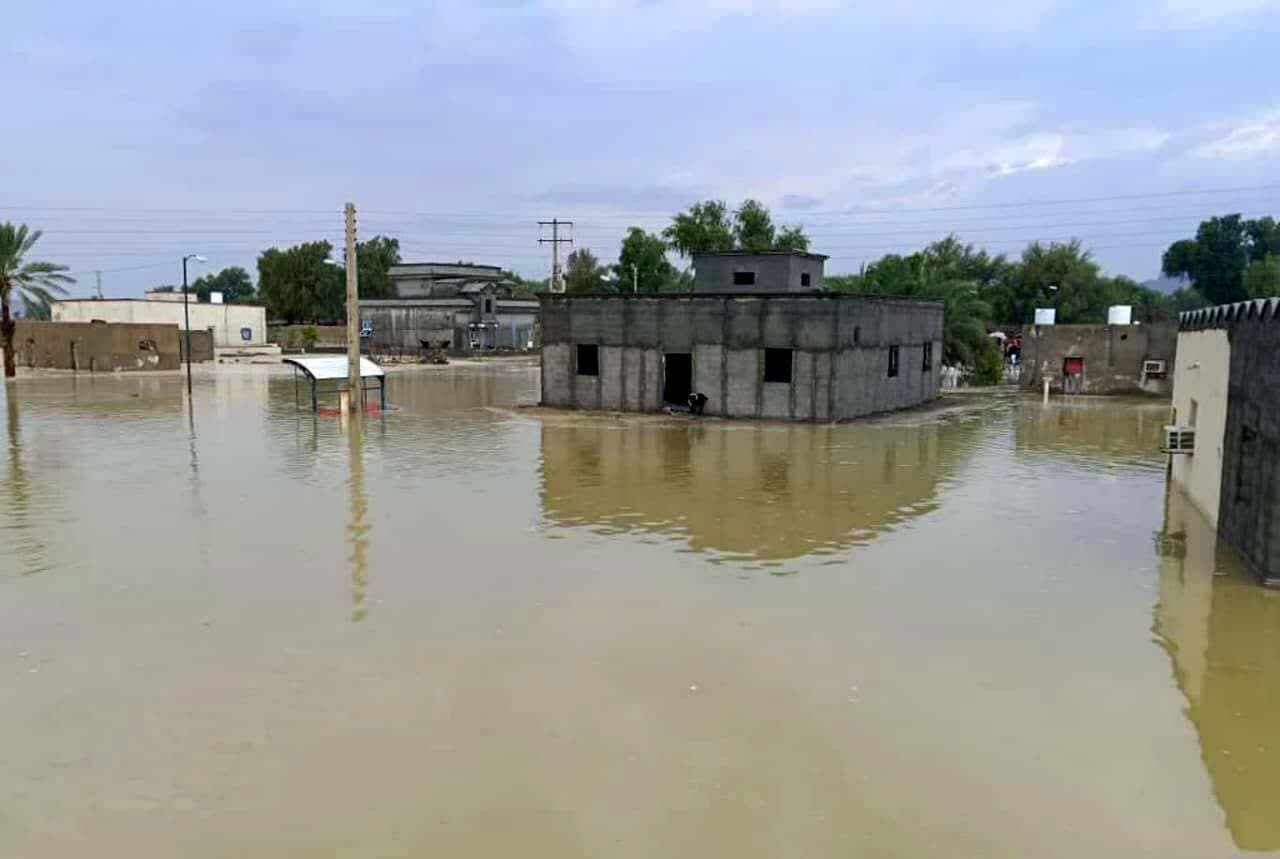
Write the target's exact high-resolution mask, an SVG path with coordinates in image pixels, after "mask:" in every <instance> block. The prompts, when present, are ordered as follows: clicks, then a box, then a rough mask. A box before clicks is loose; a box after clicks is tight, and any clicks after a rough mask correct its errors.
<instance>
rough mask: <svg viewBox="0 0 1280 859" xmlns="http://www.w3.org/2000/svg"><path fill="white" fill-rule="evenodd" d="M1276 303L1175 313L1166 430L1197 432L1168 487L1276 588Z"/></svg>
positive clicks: (1279, 561)
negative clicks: (1169, 426) (1184, 497)
mask: <svg viewBox="0 0 1280 859" xmlns="http://www.w3.org/2000/svg"><path fill="white" fill-rule="evenodd" d="M1278 315H1280V299H1277V298H1271V299H1258V300H1256V301H1245V302H1240V303H1238V304H1229V305H1222V306H1219V307H1210V308H1207V309H1204V310H1196V311H1192V312H1189V313H1184V314H1182V316H1181V318H1180V321H1179V333H1178V361H1177V366H1176V368H1175V374H1174V391H1173V408H1174V415H1173V421H1174V424H1175V425H1176V426H1181V427H1187V428H1191V429H1193V430H1194V432H1195V441H1194V445H1193V449H1192V451H1191V452H1189V453H1175V454H1173V456H1172V458H1173V463H1172V464H1171V466H1170V478H1171V480H1172V482H1173V483H1174V485H1175V486H1177V487H1178V488H1179V489H1180V490H1182V491H1183V492H1185V493H1186V494H1187V495H1188V497H1189V498H1190V499H1191V502H1192V503H1193V504H1194V505H1195V506H1196V508H1197V509H1199V510H1200V512H1201V513H1203V514H1204V515H1205V518H1207V519H1208V520H1209V522H1210V523H1213V524H1214V525H1216V527H1217V531H1218V535H1219V537H1220V538H1221V539H1222V540H1223V542H1224V543H1226V544H1227V545H1228V546H1230V547H1231V548H1232V549H1233V550H1234V551H1235V552H1237V553H1238V554H1239V555H1240V558H1241V560H1242V561H1243V562H1244V564H1245V566H1246V567H1248V569H1249V570H1250V571H1251V572H1252V573H1253V574H1254V575H1255V576H1258V577H1259V578H1261V579H1262V580H1264V581H1265V582H1267V583H1268V584H1275V585H1280V472H1277V468H1276V463H1277V462H1280V395H1277V391H1280V319H1277V316H1278Z"/></svg>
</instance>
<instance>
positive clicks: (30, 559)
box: [0, 383, 47, 575]
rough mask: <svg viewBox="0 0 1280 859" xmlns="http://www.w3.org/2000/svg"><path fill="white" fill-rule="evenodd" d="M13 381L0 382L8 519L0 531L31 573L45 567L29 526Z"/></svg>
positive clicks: (28, 494) (28, 500)
mask: <svg viewBox="0 0 1280 859" xmlns="http://www.w3.org/2000/svg"><path fill="white" fill-rule="evenodd" d="M15 387H16V385H14V384H13V383H10V384H4V383H0V389H3V391H4V398H5V399H4V407H5V408H4V410H5V436H6V438H7V440H8V444H7V447H6V459H7V461H8V468H7V469H6V479H5V481H4V484H5V485H4V494H5V500H6V501H7V502H8V503H7V504H6V505H5V510H6V512H7V513H8V516H7V517H6V518H7V519H9V522H8V523H5V527H3V528H0V531H4V532H8V533H9V534H11V535H12V536H8V537H6V539H9V540H11V541H12V542H13V545H14V549H15V550H16V554H17V555H18V557H19V558H20V560H21V563H22V565H23V573H24V574H28V575H29V574H31V573H38V572H41V571H43V570H44V569H45V568H46V567H47V557H46V555H47V552H46V547H45V544H44V542H43V541H42V540H41V539H40V538H39V536H38V532H37V529H35V528H33V527H32V525H33V523H32V517H33V516H34V515H37V514H36V513H35V511H33V510H32V500H31V489H32V487H31V482H30V479H29V478H28V476H27V468H26V464H25V463H24V461H23V455H24V454H23V449H22V428H21V426H20V425H19V415H18V398H17V396H15V393H14V388H15Z"/></svg>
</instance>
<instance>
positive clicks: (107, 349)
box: [13, 319, 212, 372]
mask: <svg viewBox="0 0 1280 859" xmlns="http://www.w3.org/2000/svg"><path fill="white" fill-rule="evenodd" d="M182 336H183V332H182V331H179V330H178V328H177V327H175V326H173V325H168V324H160V325H143V324H133V323H123V322H38V321H34V320H26V319H21V320H18V322H17V327H16V329H15V331H14V338H13V343H14V352H15V359H16V360H17V363H18V365H19V366H22V367H30V368H37V367H39V368H52V369H59V370H82V371H85V372H110V371H115V370H176V369H178V368H179V367H180V366H181V358H180V355H181V351H180V350H181V346H180V344H179V338H180V337H182ZM201 341H203V342H204V346H203V347H202V344H201ZM211 344H212V335H210V334H209V332H208V331H193V332H192V354H193V356H195V357H197V358H198V357H199V355H200V354H201V351H202V348H207V350H208V351H209V352H210V353H212V345H211ZM209 357H212V355H211V354H210V356H209Z"/></svg>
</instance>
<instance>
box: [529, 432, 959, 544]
mask: <svg viewBox="0 0 1280 859" xmlns="http://www.w3.org/2000/svg"><path fill="white" fill-rule="evenodd" d="M977 426H978V424H977V423H976V422H974V423H971V424H967V425H966V424H947V425H943V426H938V425H929V426H912V427H902V426H895V427H892V428H887V427H879V428H878V427H862V426H819V427H813V426H785V427H783V426H772V427H762V426H752V427H739V428H733V427H726V426H724V425H701V424H692V425H686V424H669V423H653V422H647V421H645V422H637V423H622V424H617V423H605V422H594V421H588V420H581V421H575V422H574V423H573V424H565V425H558V424H554V423H547V424H544V425H543V427H542V505H543V510H544V512H545V514H546V516H547V517H549V518H550V519H553V520H555V521H556V522H558V523H560V524H565V525H578V524H589V525H597V526H605V527H608V528H617V529H619V530H648V531H655V532H664V533H667V532H673V533H682V534H686V535H687V536H688V539H689V543H690V545H691V546H692V547H693V548H694V549H697V550H711V551H716V552H723V553H727V554H732V555H741V556H747V557H752V558H759V559H784V558H796V557H800V556H803V555H807V554H811V553H815V552H822V551H824V550H825V551H831V550H833V549H838V548H842V547H845V546H848V545H850V544H852V543H855V542H857V541H859V540H865V539H867V538H869V537H872V536H874V535H875V534H877V533H879V532H881V531H884V530H886V529H888V528H890V527H892V526H893V525H894V524H895V523H898V522H900V521H902V520H904V519H907V518H910V517H913V516H918V515H920V514H922V513H925V512H927V511H929V510H931V509H933V507H934V506H935V505H936V500H935V496H936V493H937V489H938V483H939V481H940V480H942V479H943V478H944V476H945V475H946V474H948V473H949V472H950V470H951V468H952V467H953V465H954V464H955V462H956V460H957V459H958V456H959V451H960V450H962V449H967V448H968V447H969V444H968V441H969V440H971V439H972V438H973V437H974V433H975V432H976V431H977V430H976V427H977Z"/></svg>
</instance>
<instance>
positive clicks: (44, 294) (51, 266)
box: [0, 221, 75, 379]
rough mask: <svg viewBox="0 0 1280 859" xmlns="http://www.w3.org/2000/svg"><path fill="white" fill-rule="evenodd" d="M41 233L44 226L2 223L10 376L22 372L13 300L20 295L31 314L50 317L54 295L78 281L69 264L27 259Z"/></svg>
mask: <svg viewBox="0 0 1280 859" xmlns="http://www.w3.org/2000/svg"><path fill="white" fill-rule="evenodd" d="M41 235H42V233H41V231H40V230H28V229H27V225H26V224H18V225H17V226H15V225H13V224H11V223H9V222H8V221H6V222H4V223H3V224H0V345H2V346H3V350H4V376H5V378H6V379H11V378H13V377H14V376H16V375H17V374H18V368H17V366H16V365H15V364H14V360H13V333H14V331H15V329H16V328H17V325H16V324H15V323H14V321H13V315H12V310H11V308H10V306H9V303H10V301H11V300H12V299H13V297H14V296H15V295H16V296H18V297H19V298H20V299H21V300H22V306H23V308H24V309H25V310H26V312H27V314H28V315H30V316H34V317H36V318H40V319H47V318H48V317H49V305H50V304H51V303H52V302H53V301H54V296H55V295H66V294H67V289H66V288H67V287H68V286H69V285H71V284H73V283H75V279H74V278H72V277H71V276H70V275H69V274H67V267H66V266H65V265H58V264H57V263H51V262H37V261H34V260H32V261H28V260H27V255H28V254H30V253H31V249H32V248H34V247H35V244H36V242H38V241H40V236H41Z"/></svg>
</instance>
